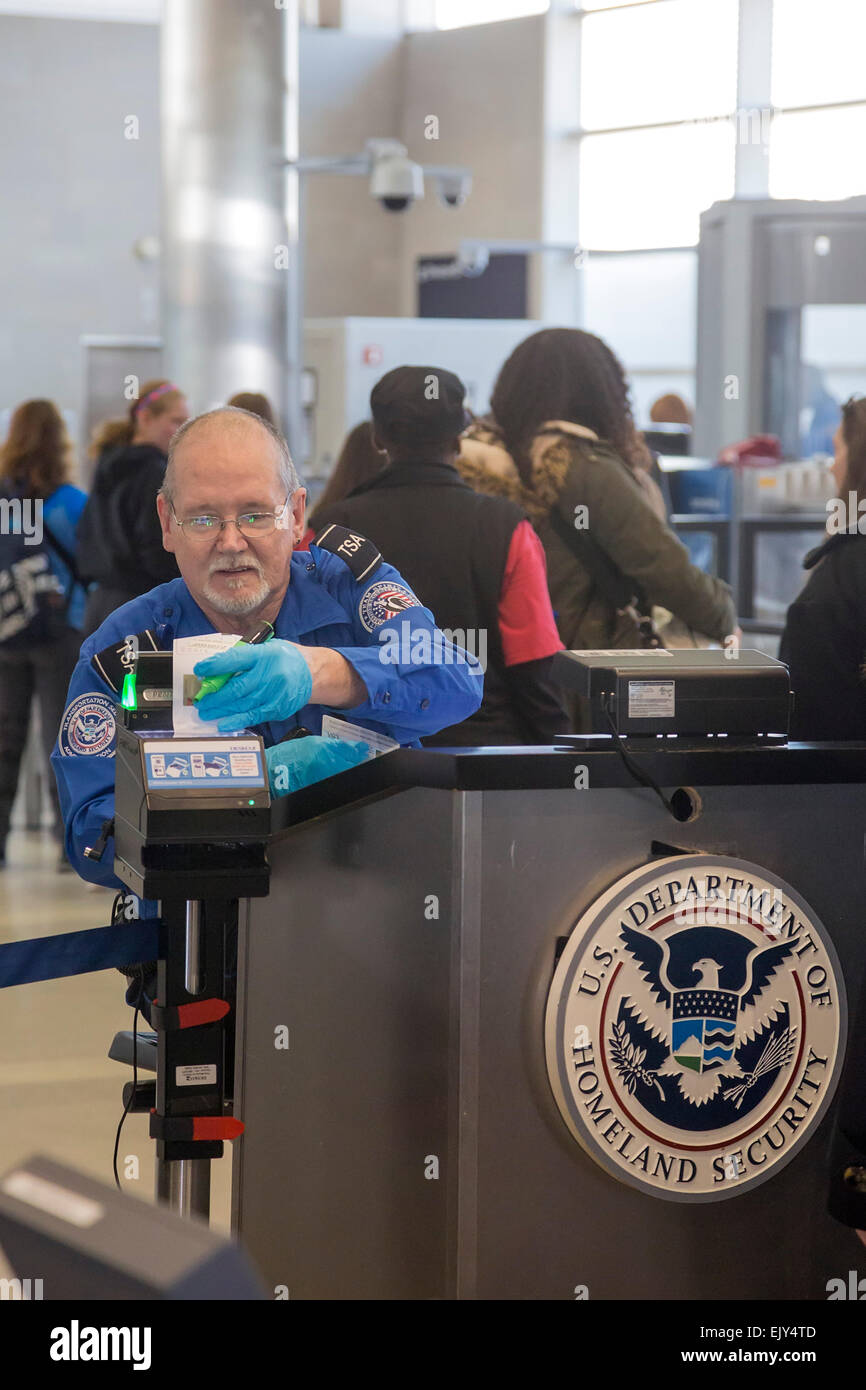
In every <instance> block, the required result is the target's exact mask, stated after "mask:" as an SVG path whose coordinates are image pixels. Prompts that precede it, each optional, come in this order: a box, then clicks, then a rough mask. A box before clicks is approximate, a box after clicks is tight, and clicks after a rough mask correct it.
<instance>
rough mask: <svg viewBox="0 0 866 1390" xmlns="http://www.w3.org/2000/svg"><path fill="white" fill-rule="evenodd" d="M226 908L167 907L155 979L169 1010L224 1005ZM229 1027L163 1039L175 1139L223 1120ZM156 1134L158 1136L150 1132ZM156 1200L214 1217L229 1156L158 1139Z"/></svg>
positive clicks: (205, 1026) (191, 903) (159, 1097)
mask: <svg viewBox="0 0 866 1390" xmlns="http://www.w3.org/2000/svg"><path fill="white" fill-rule="evenodd" d="M226 907H227V905H226V903H225V902H222V901H214V902H209V903H208V904H205V903H203V902H202V901H200V900H198V899H187V900H186V901H177V900H175V901H174V902H166V901H164V902H163V917H164V919H165V922H166V932H167V935H166V956H165V959H164V960H161V961H160V963H159V968H158V976H157V997H158V1000H159V1004H160V1006H162V1008H163V1009H168V1010H169V1011H173V1010H182V1009H183V1008H184V1007H185V1006H188V1005H191V1004H193V1003H194V1002H196V1000H197V999H200V998H201V996H202V995H204V996H205V998H206V999H208V1000H214V999H221V998H223V997H224V987H225V958H224V933H225V914H226ZM225 1057H226V1040H225V1031H224V1020H222V1019H219V1020H215V1021H210V1022H202V1023H201V1024H196V1025H194V1026H191V1027H190V1026H182V1025H181V1024H180V1022H179V1021H177V1022H175V1023H174V1024H172V1025H171V1026H169V1027H167V1028H163V1029H162V1030H161V1031H160V1032H159V1035H158V1052H157V1080H156V1118H157V1120H158V1121H159V1122H160V1123H162V1124H163V1125H164V1129H163V1130H161V1131H156V1133H162V1134H163V1136H165V1135H166V1134H167V1135H171V1134H172V1132H173V1130H177V1128H178V1126H180V1127H181V1129H182V1128H183V1126H184V1125H185V1124H191V1123H194V1122H196V1121H197V1120H199V1119H202V1120H205V1119H207V1118H209V1117H213V1118H221V1117H222V1116H223V1113H224V1097H225V1090H226V1088H225V1076H224V1067H225ZM151 1132H152V1133H155V1131H154V1130H153V1129H152V1131H151ZM156 1152H157V1159H156V1198H157V1201H160V1202H166V1203H167V1204H168V1205H169V1206H170V1207H171V1208H172V1210H173V1211H175V1212H177V1213H178V1215H179V1216H190V1215H196V1216H200V1217H203V1218H204V1219H205V1220H207V1219H208V1218H209V1216H210V1178H211V1175H210V1164H211V1160H212V1159H213V1158H220V1157H222V1154H223V1144H222V1141H221V1140H218V1139H198V1138H190V1137H187V1138H183V1137H181V1138H177V1137H161V1138H158V1139H157V1149H156Z"/></svg>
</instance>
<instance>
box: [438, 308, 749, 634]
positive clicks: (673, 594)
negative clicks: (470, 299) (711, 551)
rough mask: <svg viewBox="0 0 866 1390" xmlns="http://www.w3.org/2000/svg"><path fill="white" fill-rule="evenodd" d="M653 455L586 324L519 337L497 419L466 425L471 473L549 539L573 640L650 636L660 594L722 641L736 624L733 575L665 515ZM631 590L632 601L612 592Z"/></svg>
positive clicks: (498, 397) (496, 400)
mask: <svg viewBox="0 0 866 1390" xmlns="http://www.w3.org/2000/svg"><path fill="white" fill-rule="evenodd" d="M650 465H651V455H650V453H649V450H648V449H647V447H646V445H645V444H644V443H643V441H642V439H641V438H640V436H639V434H638V432H637V430H636V428H635V424H634V419H633V416H632V411H631V405H630V401H629V390H628V384H627V382H626V378H625V373H624V372H623V369H622V366H621V365H620V363H619V362H618V360H617V358H616V357H615V356H614V354H613V353H612V352H611V350H610V348H608V347H607V345H606V344H605V343H603V342H602V340H601V339H600V338H596V337H595V336H594V335H593V334H592V333H585V332H583V331H581V330H580V329H573V328H545V329H542V330H541V332H539V333H533V334H532V336H531V337H529V338H527V339H525V341H524V342H522V343H520V344H519V345H518V347H516V348H515V349H514V351H513V352H512V354H511V356H510V357H509V358H508V360H507V361H506V363H505V364H504V366H503V367H502V370H501V371H500V373H499V377H498V379H497V382H496V386H495V387H494V390H493V395H492V397H491V416H490V418H489V419H487V420H484V421H478V422H477V423H476V424H475V425H473V426H471V427H470V428H469V430H468V431H467V433H466V435H465V436H464V439H463V449H462V454H461V459H460V463H459V467H460V471H461V473H462V475H463V477H464V478H465V479H466V481H467V482H469V483H471V484H472V486H473V487H476V488H478V489H479V490H480V491H483V492H490V493H494V494H496V495H498V496H503V497H510V498H511V499H512V500H513V501H515V502H518V503H519V504H520V506H522V507H523V508H524V510H525V511H526V512H527V513H528V514H529V516H530V518H531V520H532V522H533V524H534V526H535V529H536V531H537V532H538V535H539V537H540V538H541V541H542V543H543V545H544V549H545V553H546V556H547V572H548V584H549V587H550V596H551V599H552V602H553V609H554V612H555V614H556V620H557V626H558V627H559V633H560V636H561V637H562V640H563V642H564V643H565V645H566V647H568V648H570V649H577V648H583V649H594V648H608V647H620V648H622V647H639V646H641V645H643V638H642V631H643V630H645V629H642V627H641V625H640V623H639V617H640V616H642V615H643V614H648V613H649V612H650V610H651V607H652V606H653V605H658V606H659V607H660V608H663V609H667V610H668V611H669V612H670V613H672V614H673V615H674V616H676V617H678V618H680V619H681V620H682V621H683V622H684V623H685V624H686V625H687V627H689V628H692V629H695V630H697V631H698V632H700V633H704V634H706V635H707V636H708V637H710V638H712V639H714V640H715V641H719V642H722V641H724V639H725V638H726V637H727V636H728V635H729V634H731V633H733V632H734V631H735V629H736V614H735V610H734V605H733V602H732V599H731V592H730V590H729V588H728V586H727V585H726V584H723V583H722V582H721V580H718V579H714V578H712V577H711V576H710V575H707V574H704V573H703V572H702V571H701V570H699V569H697V568H696V567H695V566H694V565H692V564H691V562H690V560H689V555H688V551H687V550H686V548H685V546H684V545H682V544H681V543H680V542H679V541H678V540H677V538H676V536H675V535H674V534H673V532H672V531H671V530H670V529H669V527H668V526H667V525H666V523H665V521H664V513H663V504H661V506H660V499H659V498H658V497H657V496H656V489H655V485H654V484H653V483H652V481H651V480H650V478H649V477H648V474H647V471H646V470H647V469H648V468H649V466H650ZM624 591H627V592H628V593H629V595H630V596H632V597H633V598H634V602H633V603H623V602H621V601H620V600H619V599H618V598H617V597H612V595H621V594H622V593H623V592H624Z"/></svg>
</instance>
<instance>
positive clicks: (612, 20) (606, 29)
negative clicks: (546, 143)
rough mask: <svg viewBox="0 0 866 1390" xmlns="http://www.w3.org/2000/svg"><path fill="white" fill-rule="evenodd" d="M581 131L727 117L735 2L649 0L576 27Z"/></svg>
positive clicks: (733, 70) (733, 94)
mask: <svg viewBox="0 0 866 1390" xmlns="http://www.w3.org/2000/svg"><path fill="white" fill-rule="evenodd" d="M581 51H582V57H581V71H580V124H581V126H582V128H583V129H584V130H605V129H611V128H613V127H618V126H637V125H650V124H652V123H656V122H661V121H689V120H700V119H701V118H704V117H708V116H726V115H728V114H729V113H730V112H732V111H733V110H734V107H735V106H736V104H737V0H712V4H709V5H708V4H697V5H696V4H695V3H694V0H656V3H654V4H647V5H644V6H642V7H640V8H638V9H632V8H629V9H621V10H613V11H611V12H610V13H608V14H592V15H587V16H586V18H585V19H584V21H583V31H582V38H581Z"/></svg>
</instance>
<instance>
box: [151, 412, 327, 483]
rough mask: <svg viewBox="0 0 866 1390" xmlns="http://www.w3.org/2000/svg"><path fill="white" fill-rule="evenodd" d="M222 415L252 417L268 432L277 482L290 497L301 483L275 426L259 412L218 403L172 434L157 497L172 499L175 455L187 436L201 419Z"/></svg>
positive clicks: (248, 418) (241, 417)
mask: <svg viewBox="0 0 866 1390" xmlns="http://www.w3.org/2000/svg"><path fill="white" fill-rule="evenodd" d="M224 415H227V416H229V417H236V418H238V419H239V420H252V422H253V424H254V425H257V426H258V428H259V429H260V430H263V431H264V432H265V433H266V434H268V435H270V438H271V439H272V440H273V442H274V443H275V444H276V446H277V452H278V454H279V475H280V483H281V485H282V487H284V488H285V490H286V492H287V493H288V495H289V496H290V497H292V496H294V494H295V493H296V492H297V490H298V488H299V487H300V486H301V480H300V478H299V477H298V470H297V469H296V468H295V465H294V463H293V462H292V456H291V454H290V453H289V446H288V444H287V443H286V441H285V439H284V438H283V436H282V434H281V433H280V431H279V430H278V429H277V428H276V426H274V425H271V424H269V422H268V421H267V420H263V419H262V417H261V416H260V415H254V414H253V412H252V411H251V410H241V409H240V407H239V406H236V405H221V406H218V407H217V408H216V410H207V411H205V413H204V414H203V415H194V416H193V418H192V419H191V420H187V422H186V424H185V425H181V427H180V429H179V430H178V431H177V432H176V433H175V434H173V435H172V438H171V443H170V444H169V446H168V463H167V464H166V467H165V477H164V479H163V483H162V487H161V488H160V489H159V496H160V497H164V498H165V500H166V502H169V503H170V502H171V500H172V497H173V489H174V481H175V479H174V468H175V462H174V460H175V454H176V453H177V450H178V448H179V446H180V445H181V444H182V443H183V441H184V439H185V438H186V437H187V435H189V434H191V433H192V431H193V430H194V429H196V428H197V427H198V426H199V425H202V424H204V422H205V420H216V419H219V417H220V416H224Z"/></svg>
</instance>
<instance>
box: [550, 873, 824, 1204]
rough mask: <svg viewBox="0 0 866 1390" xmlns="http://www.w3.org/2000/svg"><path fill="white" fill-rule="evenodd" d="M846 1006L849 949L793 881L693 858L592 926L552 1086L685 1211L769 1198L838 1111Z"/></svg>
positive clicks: (573, 1124) (553, 1052) (573, 1123)
mask: <svg viewBox="0 0 866 1390" xmlns="http://www.w3.org/2000/svg"><path fill="white" fill-rule="evenodd" d="M846 1017H847V1011H846V1003H845V993H844V986H843V981H842V974H841V970H840V968H839V962H838V960H837V957H836V952H835V950H834V948H833V944H832V942H831V941H830V939H829V937H828V935H827V932H826V931H825V929H824V927H823V926H822V925H821V923H820V922H819V920H818V919H817V917H816V916H815V914H814V913H813V912H812V911H811V909H810V908H809V907H808V906H807V904H806V903H805V902H804V901H803V899H802V898H801V897H799V895H798V894H797V893H795V891H794V890H793V889H792V888H791V887H790V886H789V885H788V884H786V883H784V882H783V881H782V880H781V879H778V878H776V877H775V876H774V875H773V874H771V873H768V872H767V870H765V869H761V868H759V867H758V866H757V865H756V864H749V863H746V862H745V861H743V860H738V859H726V858H725V857H724V856H719V857H716V856H712V855H682V856H675V857H673V858H670V859H663V860H658V861H656V862H655V863H653V864H650V865H645V866H644V867H642V868H640V869H636V870H634V872H632V873H630V874H627V875H626V876H625V878H622V879H620V880H619V881H618V882H617V883H615V884H614V885H613V886H612V887H611V888H609V889H608V891H607V892H606V893H604V894H602V896H601V897H600V898H599V899H597V901H596V902H595V903H594V904H593V905H592V907H591V908H590V909H589V910H588V911H587V912H586V913H585V914H584V915H583V916H582V917H581V918H580V920H579V921H578V923H577V925H576V926H575V928H574V931H573V932H572V934H571V936H570V937H569V939H568V942H567V944H566V946H565V949H564V950H563V953H562V955H561V957H560V959H559V962H558V964H557V967H556V971H555V973H554V977H553V982H552V985H551V989H550V994H549V996H548V1002H547V1017H546V1051H547V1070H548V1075H549V1077H550V1083H551V1086H552V1088H553V1093H554V1095H555V1097H556V1101H557V1104H558V1106H559V1109H560V1111H561V1112H562V1116H563V1119H564V1120H565V1122H566V1124H567V1125H568V1128H569V1129H570V1130H571V1133H572V1134H573V1135H574V1137H575V1138H576V1139H577V1140H578V1142H579V1143H580V1144H581V1145H582V1146H583V1148H584V1149H586V1151H587V1152H588V1153H589V1154H590V1155H591V1156H592V1157H593V1158H594V1159H595V1160H596V1162H597V1163H600V1164H601V1165H602V1167H603V1168H606V1169H607V1171H608V1172H609V1173H612V1174H613V1176H614V1177H616V1178H618V1179H619V1180H620V1181H621V1182H624V1183H627V1184H628V1185H629V1186H631V1187H637V1188H640V1189H641V1190H642V1191H644V1192H651V1193H653V1195H655V1196H657V1197H664V1198H670V1199H673V1200H675V1201H677V1200H679V1201H689V1200H691V1201H704V1202H710V1201H718V1200H720V1199H723V1198H726V1197H733V1196H736V1195H737V1194H738V1193H740V1192H744V1191H746V1190H747V1189H749V1188H752V1187H755V1186H757V1184H758V1183H761V1182H765V1181H766V1180H767V1179H768V1178H770V1177H772V1176H773V1175H774V1174H775V1173H776V1172H778V1171H779V1170H780V1169H781V1168H782V1167H784V1165H785V1164H786V1163H788V1162H789V1160H790V1159H791V1158H793V1156H794V1155H795V1153H796V1152H797V1150H798V1149H800V1148H802V1146H803V1144H805V1142H806V1140H807V1139H808V1137H809V1135H810V1134H811V1133H812V1132H813V1131H814V1129H815V1126H816V1125H817V1123H818V1121H819V1120H820V1118H821V1116H822V1114H823V1113H824V1111H825V1109H826V1108H827V1105H828V1104H829V1103H830V1100H831V1099H832V1096H833V1092H834V1090H835V1087H836V1083H837V1080H838V1075H839V1072H840V1070H841V1067H842V1061H843V1055H844V1039H845V1029H846Z"/></svg>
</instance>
